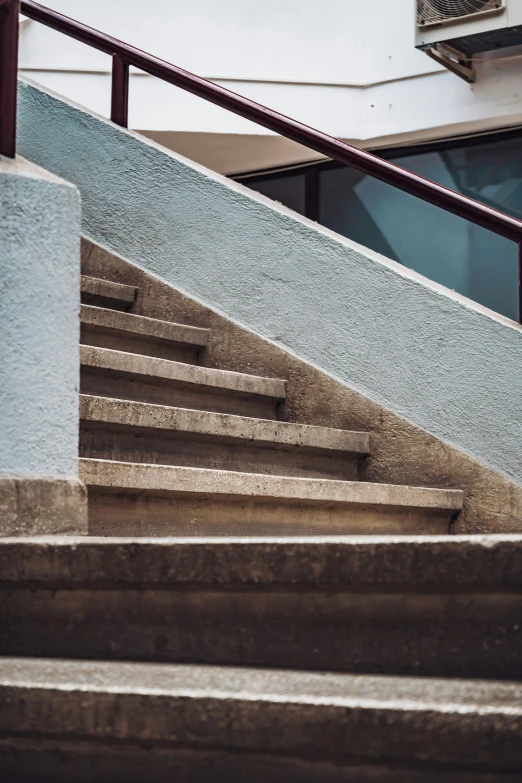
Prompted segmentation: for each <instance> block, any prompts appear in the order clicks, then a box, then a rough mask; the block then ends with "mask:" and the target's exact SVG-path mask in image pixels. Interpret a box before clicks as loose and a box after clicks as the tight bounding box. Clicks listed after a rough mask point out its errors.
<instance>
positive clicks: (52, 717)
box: [0, 683, 522, 781]
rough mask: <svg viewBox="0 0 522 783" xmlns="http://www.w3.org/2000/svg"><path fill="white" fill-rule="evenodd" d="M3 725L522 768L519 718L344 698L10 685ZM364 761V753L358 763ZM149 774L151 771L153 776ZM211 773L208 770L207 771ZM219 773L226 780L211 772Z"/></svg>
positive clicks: (348, 757) (332, 757) (28, 731)
mask: <svg viewBox="0 0 522 783" xmlns="http://www.w3.org/2000/svg"><path fill="white" fill-rule="evenodd" d="M0 699H1V701H2V705H3V707H2V710H1V711H0V733H1V734H3V735H4V736H5V734H6V733H7V734H12V733H13V728H14V727H15V731H16V733H17V734H18V735H22V736H23V735H25V736H29V737H33V738H34V737H35V736H36V737H38V736H40V737H42V738H50V737H52V736H53V735H54V736H55V737H56V738H58V739H61V738H63V737H67V738H69V740H71V739H74V738H77V739H82V740H86V739H90V740H91V742H92V741H93V740H94V741H95V742H100V741H101V742H103V741H104V740H105V741H106V742H107V741H108V742H110V741H114V740H117V741H119V742H122V741H123V742H133V743H135V744H138V743H146V744H147V745H148V746H149V747H151V746H152V747H154V745H158V744H159V745H160V746H161V745H163V746H165V745H168V744H171V743H176V744H177V745H178V746H181V747H183V746H185V747H186V746H192V747H193V748H194V749H195V748H201V749H202V750H203V751H204V752H206V751H208V750H212V749H214V750H215V749H216V748H223V749H227V750H228V751H229V752H230V751H231V750H232V751H233V752H235V753H236V754H241V753H247V754H248V753H255V754H260V753H265V754H275V755H285V756H290V757H294V758H301V759H306V758H311V759H314V760H316V761H317V760H319V761H323V763H324V762H327V761H328V762H330V763H331V762H338V763H341V764H342V763H346V762H349V761H351V763H352V764H353V760H354V756H355V757H356V758H357V756H359V759H362V758H364V761H365V763H366V764H371V763H373V764H376V763H377V764H378V763H381V764H382V763H383V762H384V763H387V764H397V765H403V766H406V765H410V766H414V765H415V763H417V764H419V763H421V764H423V765H425V766H426V767H428V768H430V766H431V765H433V764H441V765H446V766H447V767H449V766H450V765H451V766H452V767H457V768H458V767H461V768H462V767H463V768H464V769H466V767H467V768H468V769H469V768H470V767H472V768H473V767H474V768H475V769H476V770H480V771H481V772H485V771H487V770H490V771H493V770H495V769H498V768H499V767H500V769H501V770H502V771H504V772H508V771H510V772H515V771H519V770H520V765H521V764H522V745H521V743H520V731H521V728H522V727H521V718H520V716H519V715H516V716H514V715H511V714H509V712H508V711H506V712H502V713H500V714H487V713H484V714H481V713H480V712H473V713H472V714H466V713H463V714H462V713H460V712H459V711H451V712H446V711H444V710H442V711H441V710H433V709H430V708H429V707H428V708H424V709H415V708H413V709H412V708H408V706H407V705H397V706H394V705H392V704H389V705H386V706H385V705H384V704H382V703H380V702H379V703H375V702H371V701H370V702H369V703H367V704H365V703H364V701H363V702H362V703H359V704H357V703H354V704H353V706H348V707H347V706H346V705H345V704H344V703H343V701H342V700H341V703H339V704H335V703H331V702H326V703H322V702H321V700H319V701H318V702H314V701H313V700H312V701H308V700H305V702H304V703H300V702H299V701H297V702H294V701H293V700H292V697H291V696H290V697H289V698H288V699H286V698H285V699H283V700H280V699H278V698H275V699H272V698H270V697H268V698H255V697H254V698H252V697H250V698H249V697H248V696H246V697H245V698H242V697H241V696H238V697H236V698H224V697H223V695H221V694H220V693H218V692H215V691H214V692H211V691H203V692H196V693H195V694H194V695H191V694H190V693H188V692H187V693H179V694H178V693H174V694H172V695H170V694H165V693H162V692H161V691H160V692H159V693H156V692H154V691H153V692H147V691H146V690H145V691H140V689H139V688H136V689H134V688H133V689H132V690H131V691H128V690H123V691H121V690H120V689H119V688H116V689H115V690H113V689H109V688H107V686H104V687H102V688H95V689H93V688H92V687H85V686H83V683H82V685H81V686H80V687H76V688H75V689H74V690H69V689H68V688H66V689H63V690H62V689H61V688H56V687H52V686H51V687H47V686H46V687H32V688H31V689H28V688H27V687H19V686H3V687H2V688H1V689H0ZM359 763H360V761H359ZM149 779H150V778H149ZM207 779H208V778H207ZM210 779H211V780H212V779H213V780H216V781H217V780H220V779H219V778H216V777H214V776H212V777H211V778H210Z"/></svg>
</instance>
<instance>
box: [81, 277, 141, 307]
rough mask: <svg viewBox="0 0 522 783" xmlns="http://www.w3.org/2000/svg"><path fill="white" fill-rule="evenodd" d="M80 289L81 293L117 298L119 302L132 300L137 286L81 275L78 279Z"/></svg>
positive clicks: (130, 301)
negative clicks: (79, 279)
mask: <svg viewBox="0 0 522 783" xmlns="http://www.w3.org/2000/svg"><path fill="white" fill-rule="evenodd" d="M80 290H81V292H82V294H91V295H94V296H100V297H103V298H104V299H117V300H120V301H121V302H129V303H132V302H134V300H135V298H136V292H137V290H138V289H137V288H136V286H133V285H126V284H125V283H116V282H114V281H113V280H105V279H104V278H100V277H91V276H90V275H82V276H81V281H80Z"/></svg>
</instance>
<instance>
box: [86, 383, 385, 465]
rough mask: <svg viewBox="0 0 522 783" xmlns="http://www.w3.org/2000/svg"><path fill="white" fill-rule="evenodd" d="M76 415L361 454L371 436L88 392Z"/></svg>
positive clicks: (271, 443)
mask: <svg viewBox="0 0 522 783" xmlns="http://www.w3.org/2000/svg"><path fill="white" fill-rule="evenodd" d="M80 418H81V419H82V420H84V421H93V422H99V423H105V424H118V425H121V426H128V427H140V428H147V429H158V430H168V431H169V432H174V431H178V432H179V431H182V432H187V433H189V432H190V433H193V434H200V435H207V436H213V437H223V438H225V439H230V440H248V441H256V443H257V444H259V445H261V444H264V445H269V446H295V447H306V448H309V449H321V450H324V451H336V452H341V453H345V454H357V455H359V456H361V457H366V456H368V453H369V450H370V438H369V436H368V434H367V433H366V432H350V431H348V430H336V429H332V428H331V427H314V426H313V425H310V424H293V423H291V422H286V421H269V420H266V419H255V418H249V417H247V416H233V415H231V414H228V413H213V412H212V411H194V410H190V409H189V408H188V409H187V408H170V407H168V406H166V405H151V404H147V403H143V402H134V401H132V400H112V399H110V398H107V397H93V396H92V395H87V394H82V395H81V396H80Z"/></svg>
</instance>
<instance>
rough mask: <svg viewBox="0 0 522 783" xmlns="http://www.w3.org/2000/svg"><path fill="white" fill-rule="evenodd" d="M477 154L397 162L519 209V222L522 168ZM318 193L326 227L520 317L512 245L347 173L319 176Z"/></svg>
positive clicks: (493, 156)
mask: <svg viewBox="0 0 522 783" xmlns="http://www.w3.org/2000/svg"><path fill="white" fill-rule="evenodd" d="M506 144H507V142H506ZM517 144H518V145H519V147H520V146H521V142H517ZM482 146H483V145H481V149H482ZM484 146H485V145H484ZM487 146H488V148H491V147H492V146H493V145H492V144H489V145H487ZM478 151H479V148H478V147H470V148H468V149H462V148H460V149H458V150H451V151H449V152H448V151H446V152H437V151H434V152H428V153H421V154H418V155H408V156H404V157H401V158H396V159H394V162H395V163H397V164H398V165H400V166H404V168H408V169H410V170H411V171H414V172H416V173H417V174H420V175H422V176H423V177H427V178H428V179H432V180H435V181H436V182H440V183H441V184H442V185H446V186H447V187H450V188H451V189H452V190H459V191H461V192H466V193H467V194H469V195H470V196H472V197H473V198H477V199H478V200H483V201H487V203H494V205H495V206H497V207H498V208H500V209H502V210H504V211H510V212H511V213H512V214H515V212H514V210H520V217H522V166H521V165H520V164H519V163H517V164H514V165H513V166H511V165H510V164H509V161H508V160H506V157H505V156H506V148H505V146H504V148H503V149H502V150H500V149H499V150H498V151H497V154H493V153H492V151H491V149H488V150H483V154H482V155H479V154H478ZM319 194H320V195H319V203H320V222H321V223H322V224H323V225H325V226H327V227H328V228H331V229H333V230H334V231H337V232H338V233H340V234H343V235H344V236H347V237H349V238H350V239H353V240H355V241H356V242H359V243H360V244H362V245H365V246H366V247H370V248H372V249H373V250H376V251H378V252H380V253H382V254H383V255H385V256H387V257H388V258H392V259H394V260H396V261H399V262H400V263H401V264H404V265H405V266H407V267H409V268H410V269H414V270H415V271H417V272H419V273H420V274H422V275H425V276H426V277H429V278H430V279H431V280H435V281H436V282H438V283H441V284H442V285H444V286H446V287H447V288H451V289H453V290H455V291H457V292H458V293H461V294H464V295H465V296H468V297H470V298H471V299H474V300H475V301H477V302H480V303H481V304H483V305H485V306H486V307H490V308H491V309H492V310H496V311H497V312H500V313H502V314H504V315H506V316H508V317H510V318H513V319H517V317H518V296H517V288H518V277H517V274H518V273H517V247H516V245H515V243H513V242H510V241H508V240H506V239H504V238H502V237H499V236H497V235H496V234H493V233H491V232H490V231H486V230H485V229H482V228H479V227H478V226H475V225H473V224H471V223H468V222H467V221H465V220H462V219H461V218H458V217H456V216H455V215H451V214H450V213H448V212H445V211H444V210H442V209H439V208H437V207H433V206H432V205H430V204H426V203H425V202H424V201H421V200H420V199H417V198H415V197H414V196H409V195H408V194H406V193H403V192H402V191H399V190H397V189H396V188H393V187H391V186H389V185H385V184H384V183H382V182H380V181H378V180H376V179H374V178H372V177H367V176H365V175H363V174H360V173H358V172H355V171H352V170H350V169H330V170H328V169H325V170H323V171H321V173H320V187H319ZM495 199H496V201H494V200H495ZM508 205H509V208H508ZM517 216H518V215H517Z"/></svg>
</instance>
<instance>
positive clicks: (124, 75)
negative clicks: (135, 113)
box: [111, 54, 129, 128]
mask: <svg viewBox="0 0 522 783" xmlns="http://www.w3.org/2000/svg"><path fill="white" fill-rule="evenodd" d="M111 89H112V92H111V120H112V121H113V122H115V123H116V125H121V126H122V128H127V127H128V125H129V66H128V64H127V63H126V62H125V60H123V59H122V58H121V57H120V55H119V54H113V55H112V88H111Z"/></svg>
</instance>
